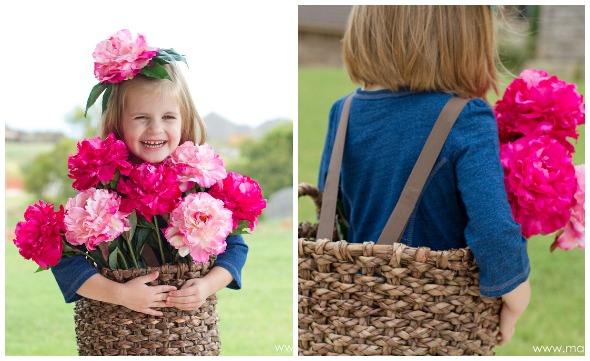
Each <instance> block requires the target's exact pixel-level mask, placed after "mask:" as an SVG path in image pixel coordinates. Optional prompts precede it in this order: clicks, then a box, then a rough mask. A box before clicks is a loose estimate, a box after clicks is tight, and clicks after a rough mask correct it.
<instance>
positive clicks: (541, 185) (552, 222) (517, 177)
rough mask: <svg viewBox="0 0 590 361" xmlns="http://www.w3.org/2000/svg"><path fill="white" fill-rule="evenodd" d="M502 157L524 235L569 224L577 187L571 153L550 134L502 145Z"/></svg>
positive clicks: (511, 200) (506, 178)
mask: <svg viewBox="0 0 590 361" xmlns="http://www.w3.org/2000/svg"><path fill="white" fill-rule="evenodd" d="M500 159H501V162H502V166H503V167H504V183H505V186H506V191H507V193H508V200H509V202H510V206H511V207H512V214H513V216H514V219H515V220H516V221H517V222H518V223H520V225H521V226H522V232H523V235H524V236H525V237H527V238H528V237H530V236H532V235H535V234H549V233H552V232H555V231H557V230H558V229H560V228H562V227H563V226H565V225H566V223H567V222H568V221H569V219H570V208H571V207H572V206H573V205H574V204H575V199H574V194H575V192H576V190H577V188H578V184H577V180H576V174H575V170H574V166H573V165H572V157H571V154H570V153H569V152H568V151H567V149H566V148H565V147H564V146H563V145H561V143H559V142H558V141H557V140H555V139H554V138H552V137H549V136H541V137H539V138H531V137H524V138H520V139H518V140H516V141H514V142H511V143H507V144H503V145H502V146H501V149H500Z"/></svg>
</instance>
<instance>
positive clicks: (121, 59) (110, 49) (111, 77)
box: [84, 29, 188, 116]
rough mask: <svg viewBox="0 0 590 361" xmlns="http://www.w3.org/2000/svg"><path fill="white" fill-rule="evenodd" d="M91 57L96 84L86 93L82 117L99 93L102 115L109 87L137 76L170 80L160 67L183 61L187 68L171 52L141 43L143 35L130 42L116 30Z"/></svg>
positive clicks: (122, 32)
mask: <svg viewBox="0 0 590 361" xmlns="http://www.w3.org/2000/svg"><path fill="white" fill-rule="evenodd" d="M92 57H93V58H94V76H96V79H98V81H99V83H98V84H96V85H95V86H94V87H93V88H92V91H90V95H89V96H88V100H87V101H86V110H85V111H84V116H86V113H88V109H89V108H90V107H91V106H92V105H93V104H94V103H95V102H96V100H97V99H98V97H99V96H100V95H101V94H102V93H103V92H104V96H103V97H102V112H103V113H104V112H105V110H106V108H107V103H108V100H109V96H110V95H111V91H112V89H113V86H112V84H116V83H120V82H122V81H124V80H129V79H133V77H135V76H136V75H137V74H138V73H139V74H143V75H145V76H147V77H150V78H156V79H168V80H172V78H170V75H168V72H167V71H166V69H164V68H163V67H162V65H164V64H168V63H170V62H174V61H183V62H184V63H185V64H187V65H188V63H187V62H186V59H185V58H184V56H182V55H180V54H178V53H177V52H176V51H175V50H174V49H159V48H152V47H150V46H148V44H147V43H146V42H145V37H144V36H143V35H141V34H137V38H135V39H134V38H133V36H132V35H131V33H130V32H129V30H127V29H123V30H119V31H118V32H117V33H116V34H114V35H113V36H111V37H110V38H108V39H106V40H103V41H101V42H100V43H98V44H97V45H96V49H95V50H94V53H92Z"/></svg>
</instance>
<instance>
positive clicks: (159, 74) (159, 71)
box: [139, 63, 172, 80]
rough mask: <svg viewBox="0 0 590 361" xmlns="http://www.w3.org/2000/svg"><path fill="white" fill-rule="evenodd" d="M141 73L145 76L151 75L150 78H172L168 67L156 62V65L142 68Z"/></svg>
mask: <svg viewBox="0 0 590 361" xmlns="http://www.w3.org/2000/svg"><path fill="white" fill-rule="evenodd" d="M139 73H140V74H143V75H145V76H149V77H150V78H156V79H168V80H172V78H170V75H168V72H167V71H166V69H164V68H163V67H162V65H160V64H158V63H155V64H154V66H150V67H148V66H146V67H145V68H143V69H141V71H140V72H139Z"/></svg>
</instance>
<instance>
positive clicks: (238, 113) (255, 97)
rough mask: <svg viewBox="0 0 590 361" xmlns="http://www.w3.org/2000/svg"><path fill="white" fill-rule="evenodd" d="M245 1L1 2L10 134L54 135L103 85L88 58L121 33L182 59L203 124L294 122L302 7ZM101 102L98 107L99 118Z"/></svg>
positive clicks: (0, 64)
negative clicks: (209, 119) (216, 119)
mask: <svg viewBox="0 0 590 361" xmlns="http://www.w3.org/2000/svg"><path fill="white" fill-rule="evenodd" d="M276 3H279V4H275V2H272V1H266V2H262V1H261V2H256V1H248V2H240V1H215V2H213V1H205V2H200V1H180V0H171V1H146V0H144V1H135V0H127V1H110V0H104V1H103V0H101V1H40V0H37V1H31V0H29V1H27V0H24V1H16V0H10V1H8V2H6V1H4V2H3V5H2V11H1V14H0V34H2V35H0V39H1V44H2V47H3V49H4V50H3V51H2V53H1V54H2V55H0V69H2V70H1V74H2V75H1V79H2V84H3V90H2V92H1V94H2V96H1V97H0V104H2V105H3V106H2V108H3V109H2V117H3V118H4V121H5V123H6V125H8V126H9V127H11V128H14V129H20V130H27V131H31V130H58V131H63V132H65V133H66V134H68V135H70V136H72V135H74V136H75V133H76V132H77V130H75V129H72V126H71V125H70V124H68V123H66V122H65V120H64V119H65V118H66V117H67V114H69V113H70V112H72V110H73V109H74V108H75V107H76V106H85V104H86V100H87V98H88V94H89V93H90V90H91V89H92V87H93V86H94V85H95V84H97V83H98V80H97V79H96V78H95V77H94V73H93V69H94V67H93V66H94V65H93V63H94V59H93V58H92V52H93V51H94V49H95V47H96V44H98V43H99V42H100V41H102V40H104V39H106V38H108V37H109V36H111V35H113V34H114V33H116V32H117V31H118V30H120V29H124V28H126V29H129V30H130V31H131V32H132V33H134V34H137V33H140V34H143V35H144V36H145V37H146V41H147V43H148V44H149V45H150V46H154V47H160V48H174V49H175V50H176V51H178V52H179V53H181V54H183V55H185V56H186V58H187V61H188V68H185V69H184V70H186V71H185V75H186V77H187V81H188V84H189V87H190V90H191V93H192V95H193V99H194V101H195V104H196V106H197V109H198V111H199V113H200V114H201V116H202V117H206V116H207V115H208V114H210V113H213V112H214V113H217V114H219V115H221V116H222V117H224V118H226V119H228V120H230V121H232V122H234V123H237V124H245V125H250V126H257V125H260V124H261V123H263V122H265V121H268V120H273V119H276V118H281V119H290V120H294V119H295V118H296V113H297V6H296V5H295V4H291V5H284V4H281V3H280V2H276ZM98 108H100V102H97V103H96V105H95V109H96V110H95V111H96V112H97V114H98V113H99V110H98Z"/></svg>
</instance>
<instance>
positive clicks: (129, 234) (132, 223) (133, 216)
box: [117, 171, 137, 241]
mask: <svg viewBox="0 0 590 361" xmlns="http://www.w3.org/2000/svg"><path fill="white" fill-rule="evenodd" d="M117 172H118V171H117ZM129 227H131V229H130V230H128V231H125V232H123V237H125V239H126V240H128V241H132V240H133V236H134V235H135V228H137V213H136V212H135V210H133V212H131V213H130V214H129Z"/></svg>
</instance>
